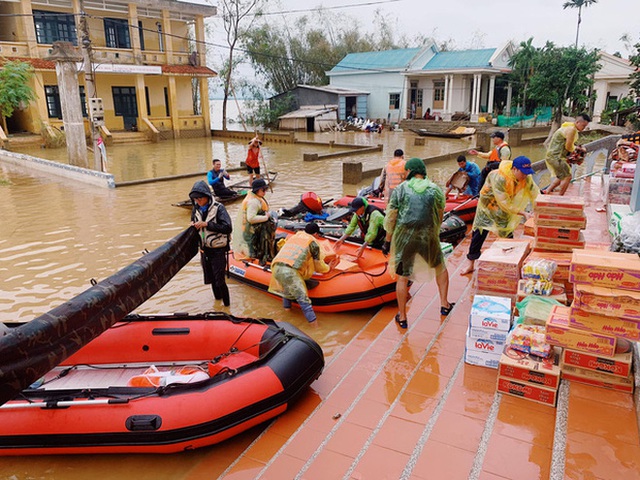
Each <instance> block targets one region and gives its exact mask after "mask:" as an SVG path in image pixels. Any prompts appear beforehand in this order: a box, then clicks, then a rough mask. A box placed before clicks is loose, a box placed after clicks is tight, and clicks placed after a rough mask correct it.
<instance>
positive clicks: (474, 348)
mask: <svg viewBox="0 0 640 480" xmlns="http://www.w3.org/2000/svg"><path fill="white" fill-rule="evenodd" d="M471 328H473V327H469V328H468V329H467V337H466V346H465V348H466V350H467V351H469V352H476V353H488V354H492V355H498V356H500V355H502V351H503V350H504V346H505V342H500V341H498V340H491V339H489V338H474V337H472V336H471Z"/></svg>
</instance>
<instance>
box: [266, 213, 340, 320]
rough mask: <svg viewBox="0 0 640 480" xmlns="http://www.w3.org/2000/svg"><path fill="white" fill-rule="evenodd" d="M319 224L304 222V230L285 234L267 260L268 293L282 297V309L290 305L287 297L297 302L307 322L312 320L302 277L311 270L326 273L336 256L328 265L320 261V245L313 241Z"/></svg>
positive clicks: (309, 274)
mask: <svg viewBox="0 0 640 480" xmlns="http://www.w3.org/2000/svg"><path fill="white" fill-rule="evenodd" d="M319 233H320V227H318V225H317V224H316V223H314V222H310V223H307V224H306V225H305V227H304V231H300V232H297V233H296V234H295V235H293V236H291V237H289V238H288V239H287V241H286V242H285V244H284V245H283V246H282V248H281V249H280V251H279V252H278V254H277V255H276V257H275V258H274V259H273V262H272V263H271V272H272V274H271V282H270V283H269V292H271V293H273V294H275V295H279V296H281V297H282V306H283V307H284V308H285V310H289V309H290V308H291V300H295V301H296V302H298V305H300V308H301V309H302V313H303V314H304V317H305V318H306V319H307V321H308V322H309V323H312V322H315V321H316V314H315V312H314V311H313V307H312V306H311V299H310V298H309V292H308V291H307V286H306V284H305V280H308V279H310V278H311V277H312V275H313V274H314V273H315V272H318V273H326V272H328V271H329V270H331V267H332V266H334V265H335V264H336V263H337V262H338V258H337V257H336V258H335V259H334V260H333V261H332V262H331V263H330V264H329V265H327V264H326V263H325V261H324V253H323V251H322V248H321V247H320V245H319V244H318V242H317V241H316V240H317V238H318V235H319Z"/></svg>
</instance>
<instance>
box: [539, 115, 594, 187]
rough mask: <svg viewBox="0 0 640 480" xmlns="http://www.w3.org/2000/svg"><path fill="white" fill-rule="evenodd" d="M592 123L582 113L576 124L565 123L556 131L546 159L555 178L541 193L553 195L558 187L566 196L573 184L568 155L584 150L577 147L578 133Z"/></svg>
mask: <svg viewBox="0 0 640 480" xmlns="http://www.w3.org/2000/svg"><path fill="white" fill-rule="evenodd" d="M590 121H591V117H590V116H589V115H587V114H586V113H582V114H580V115H578V116H577V117H576V121H575V123H572V122H565V123H563V124H562V126H561V127H560V128H559V129H558V130H556V131H555V133H554V134H553V137H551V143H549V148H548V149H547V156H546V157H545V159H544V162H545V163H546V164H547V168H548V169H549V170H550V171H551V173H552V174H553V175H554V176H555V178H554V179H553V181H552V182H551V184H550V185H549V186H548V187H547V188H545V189H544V190H543V191H542V192H541V193H551V192H553V191H554V190H555V189H556V188H557V187H560V195H564V194H565V192H566V191H567V188H569V184H570V183H571V166H570V165H569V163H568V162H567V155H568V154H570V153H571V152H573V151H575V150H576V149H577V148H580V149H582V148H583V147H576V142H577V141H578V132H582V131H583V130H584V129H585V128H587V125H589V122H590Z"/></svg>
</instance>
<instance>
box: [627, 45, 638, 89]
mask: <svg viewBox="0 0 640 480" xmlns="http://www.w3.org/2000/svg"><path fill="white" fill-rule="evenodd" d="M634 48H635V49H636V51H635V53H634V54H633V55H631V56H630V57H629V61H630V62H631V64H632V65H634V66H635V67H636V71H635V72H633V73H632V74H631V75H630V77H629V78H630V80H631V83H630V87H631V90H632V91H633V93H634V94H635V96H636V97H640V42H638V43H636V44H635V45H634Z"/></svg>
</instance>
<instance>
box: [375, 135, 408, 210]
mask: <svg viewBox="0 0 640 480" xmlns="http://www.w3.org/2000/svg"><path fill="white" fill-rule="evenodd" d="M404 165H405V160H404V152H403V151H402V149H400V148H398V149H397V150H396V151H395V152H393V158H392V159H391V160H389V163H387V164H386V165H385V167H384V168H383V169H382V174H381V175H380V186H379V187H378V188H377V189H376V192H375V193H377V194H378V195H379V194H380V193H381V192H383V195H384V198H386V199H387V201H388V200H389V199H390V198H391V192H393V189H394V188H396V187H397V186H398V185H400V184H401V183H402V182H404V179H405V178H406V176H407V171H406V170H405V169H404Z"/></svg>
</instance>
